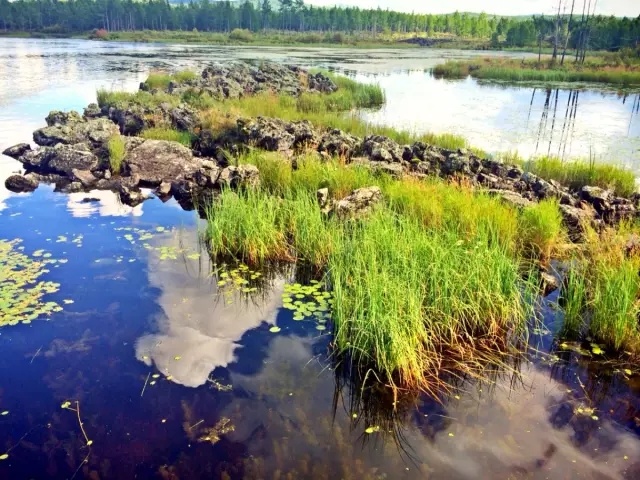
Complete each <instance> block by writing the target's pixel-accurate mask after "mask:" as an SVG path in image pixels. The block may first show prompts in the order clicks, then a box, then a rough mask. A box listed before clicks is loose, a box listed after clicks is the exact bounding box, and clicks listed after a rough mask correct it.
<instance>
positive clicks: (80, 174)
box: [71, 168, 98, 188]
mask: <svg viewBox="0 0 640 480" xmlns="http://www.w3.org/2000/svg"><path fill="white" fill-rule="evenodd" d="M71 175H72V177H73V178H74V180H77V181H79V182H80V183H81V184H82V186H83V187H84V188H91V187H92V186H94V185H95V184H96V182H97V181H98V179H97V178H96V177H95V176H94V175H93V174H92V173H91V172H90V171H88V170H78V169H77V168H74V169H72V170H71Z"/></svg>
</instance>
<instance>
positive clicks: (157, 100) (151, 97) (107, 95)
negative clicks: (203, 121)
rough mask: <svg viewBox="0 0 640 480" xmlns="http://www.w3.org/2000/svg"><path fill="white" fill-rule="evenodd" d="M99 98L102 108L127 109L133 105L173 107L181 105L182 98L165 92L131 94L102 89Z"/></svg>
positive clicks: (153, 107) (140, 91) (151, 107)
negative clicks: (164, 104) (163, 104)
mask: <svg viewBox="0 0 640 480" xmlns="http://www.w3.org/2000/svg"><path fill="white" fill-rule="evenodd" d="M97 98H98V105H99V106H100V107H105V106H106V107H126V106H129V105H131V104H133V105H140V106H142V107H146V108H149V109H155V108H157V107H158V106H159V105H160V104H162V103H166V104H169V105H171V106H177V105H178V104H179V103H180V97H177V96H175V95H169V94H168V93H164V92H156V93H151V92H145V91H142V90H139V91H137V92H135V93H130V92H120V91H114V90H105V89H100V90H98V92H97Z"/></svg>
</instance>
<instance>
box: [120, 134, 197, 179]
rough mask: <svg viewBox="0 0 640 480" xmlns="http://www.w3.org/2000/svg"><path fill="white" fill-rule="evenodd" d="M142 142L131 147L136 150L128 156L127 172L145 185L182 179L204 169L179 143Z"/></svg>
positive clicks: (125, 169)
mask: <svg viewBox="0 0 640 480" xmlns="http://www.w3.org/2000/svg"><path fill="white" fill-rule="evenodd" d="M139 140H141V141H134V142H132V143H130V144H129V143H128V144H127V148H129V146H132V147H133V148H131V150H129V151H127V153H126V154H125V157H124V161H123V170H124V175H139V176H140V184H141V185H142V186H149V187H157V186H158V185H160V184H161V183H162V182H172V181H177V180H180V179H182V178H184V177H185V175H188V174H192V173H194V172H195V171H196V170H197V169H198V168H200V166H201V161H200V159H198V158H195V157H194V156H193V154H192V153H191V150H190V149H188V148H187V147H185V146H184V145H181V144H180V143H178V142H171V141H167V140H142V139H139Z"/></svg>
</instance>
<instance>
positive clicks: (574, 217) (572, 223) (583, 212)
mask: <svg viewBox="0 0 640 480" xmlns="http://www.w3.org/2000/svg"><path fill="white" fill-rule="evenodd" d="M560 212H561V213H562V218H563V221H564V224H565V226H566V227H567V229H568V230H569V236H570V237H571V238H572V239H573V240H578V239H580V238H581V236H582V234H583V233H584V232H585V227H586V226H588V225H589V224H591V222H592V221H593V220H594V219H595V211H594V210H593V209H592V208H589V207H586V208H577V207H572V206H571V205H560Z"/></svg>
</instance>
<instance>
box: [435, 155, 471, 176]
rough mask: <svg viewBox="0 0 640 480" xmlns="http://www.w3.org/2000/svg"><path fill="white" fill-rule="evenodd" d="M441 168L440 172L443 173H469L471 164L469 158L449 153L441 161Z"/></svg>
mask: <svg viewBox="0 0 640 480" xmlns="http://www.w3.org/2000/svg"><path fill="white" fill-rule="evenodd" d="M441 169H442V173H443V174H445V175H456V174H458V175H470V174H471V165H470V160H469V158H467V157H465V156H463V155H458V154H451V155H449V156H448V157H447V159H446V160H445V161H444V162H443V163H442V167H441Z"/></svg>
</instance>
